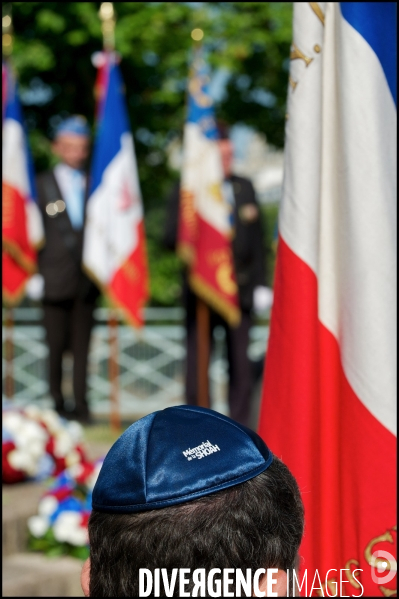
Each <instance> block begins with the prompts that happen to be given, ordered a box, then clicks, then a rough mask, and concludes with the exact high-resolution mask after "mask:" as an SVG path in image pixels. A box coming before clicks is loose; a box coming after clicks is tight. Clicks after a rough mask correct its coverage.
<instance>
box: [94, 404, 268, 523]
mask: <svg viewBox="0 0 399 599" xmlns="http://www.w3.org/2000/svg"><path fill="white" fill-rule="evenodd" d="M272 460H273V454H272V453H271V451H270V450H269V449H268V448H267V446H266V445H265V443H264V442H263V441H262V439H261V438H260V437H259V436H258V435H257V434H256V433H254V432H253V431H251V430H249V429H248V428H246V427H245V426H241V425H240V424H237V423H236V422H234V421H233V420H231V419H230V418H227V417H226V416H223V415H222V414H219V413H218V412H214V411H213V410H208V409H206V408H199V407H193V406H177V407H173V408H166V409H165V410H161V411H158V412H154V413H153V414H149V415H148V416H145V417H144V418H141V419H140V420H138V421H137V422H135V423H134V424H132V425H131V426H130V427H129V428H128V429H127V430H126V431H125V432H124V433H123V435H122V436H121V437H119V439H118V440H117V441H116V443H114V445H113V446H112V447H111V449H110V450H109V452H108V454H107V456H106V458H105V460H104V463H103V466H102V468H101V470H100V474H99V476H98V479H97V482H96V484H95V487H94V489H93V508H94V509H96V510H99V511H103V512H111V513H132V512H143V511H146V510H152V509H158V508H164V507H168V506H171V505H176V504H179V503H184V502H186V501H191V500H193V499H197V498H198V497H203V496H204V495H210V494H211V493H215V492H216V491H220V490H221V489H227V488H229V487H233V486H234V485H238V484H239V483H242V482H244V481H246V480H249V479H251V478H254V477H255V476H257V475H258V474H260V473H261V472H263V471H264V470H266V468H268V467H269V466H270V464H271V463H272Z"/></svg>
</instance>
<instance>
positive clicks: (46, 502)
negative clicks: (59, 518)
mask: <svg viewBox="0 0 399 599" xmlns="http://www.w3.org/2000/svg"><path fill="white" fill-rule="evenodd" d="M57 507H58V500H57V498H56V497H54V495H47V496H46V497H43V499H41V501H40V502H39V507H38V510H37V511H38V512H39V515H40V516H51V515H52V514H54V512H55V510H56V509H57Z"/></svg>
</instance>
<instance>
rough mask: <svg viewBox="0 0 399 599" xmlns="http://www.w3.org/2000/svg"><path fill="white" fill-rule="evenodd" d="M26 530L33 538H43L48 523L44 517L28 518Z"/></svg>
mask: <svg viewBox="0 0 399 599" xmlns="http://www.w3.org/2000/svg"><path fill="white" fill-rule="evenodd" d="M27 524H28V528H29V530H30V532H31V534H32V535H33V536H34V537H39V538H40V537H43V536H44V535H45V534H46V532H47V531H48V527H49V521H48V518H45V517H44V516H31V517H30V518H28V522H27Z"/></svg>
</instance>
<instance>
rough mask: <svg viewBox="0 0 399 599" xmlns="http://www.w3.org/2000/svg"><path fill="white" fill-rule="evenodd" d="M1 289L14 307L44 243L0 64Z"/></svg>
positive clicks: (13, 97) (18, 117)
mask: <svg viewBox="0 0 399 599" xmlns="http://www.w3.org/2000/svg"><path fill="white" fill-rule="evenodd" d="M2 79H3V146H2V147H3V160H2V164H3V173H2V196H3V197H2V204H3V210H2V213H3V220H2V241H3V249H2V266H3V273H2V288H3V300H4V302H5V303H6V304H8V305H11V306H12V305H15V304H18V303H19V302H20V301H21V300H22V298H23V297H24V294H25V287H26V284H27V282H28V280H29V279H30V277H31V276H32V275H33V273H34V272H35V271H36V269H37V261H36V254H37V249H38V248H39V247H40V246H41V244H42V243H43V241H44V230H43V222H42V218H41V215H40V211H39V208H38V205H37V202H36V197H35V182H34V174H33V164H32V160H31V156H30V153H29V148H28V144H27V138H26V134H25V131H24V126H23V118H22V111H21V105H20V102H19V98H18V93H17V85H16V81H15V79H14V76H13V74H12V72H11V70H10V67H9V66H8V65H5V64H3V68H2Z"/></svg>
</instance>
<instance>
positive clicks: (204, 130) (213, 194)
mask: <svg viewBox="0 0 399 599" xmlns="http://www.w3.org/2000/svg"><path fill="white" fill-rule="evenodd" d="M208 81H209V77H208V74H207V69H206V65H205V63H204V60H203V58H202V57H201V54H200V52H199V51H197V54H196V56H195V59H194V63H193V67H192V70H191V73H190V79H189V87H188V116H187V122H186V125H185V128H184V140H183V166H182V176H181V191H180V194H181V195H180V212H179V228H178V243H177V252H178V254H179V255H180V256H181V258H182V259H183V260H184V261H185V262H186V263H187V264H188V266H189V283H190V286H191V288H192V289H193V291H194V292H195V293H196V295H197V296H198V297H200V298H202V299H203V300H204V301H205V302H206V303H207V304H209V305H210V306H211V307H212V308H213V309H214V310H216V311H217V312H219V313H220V314H221V315H222V316H223V318H225V320H226V321H227V322H229V323H230V324H231V325H235V324H238V322H239V320H240V309H239V304H238V288H237V283H236V280H235V273H234V264H233V254H232V249H231V239H232V235H233V230H232V227H231V206H230V205H229V203H228V201H227V199H226V198H225V197H224V195H223V193H222V183H223V169H222V163H221V157H220V152H219V149H218V145H217V139H218V132H217V128H216V124H215V116H214V108H213V102H212V98H211V96H210V95H209V89H208Z"/></svg>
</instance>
